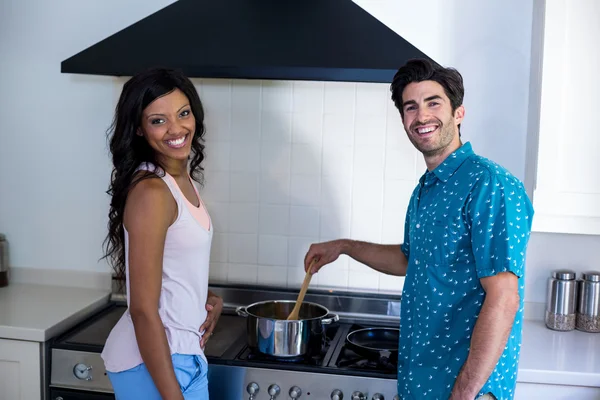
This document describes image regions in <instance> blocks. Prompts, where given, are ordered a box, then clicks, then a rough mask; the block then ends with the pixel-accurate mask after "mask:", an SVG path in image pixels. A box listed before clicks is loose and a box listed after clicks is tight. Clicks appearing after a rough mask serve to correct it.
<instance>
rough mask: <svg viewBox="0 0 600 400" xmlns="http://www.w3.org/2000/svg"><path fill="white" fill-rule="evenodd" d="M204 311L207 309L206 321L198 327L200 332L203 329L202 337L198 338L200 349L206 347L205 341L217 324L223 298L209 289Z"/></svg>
mask: <svg viewBox="0 0 600 400" xmlns="http://www.w3.org/2000/svg"><path fill="white" fill-rule="evenodd" d="M206 311H208V315H207V316H206V321H204V323H203V324H202V326H201V327H200V332H202V331H204V334H203V335H202V339H201V340H200V347H202V350H204V347H206V342H208V339H210V337H211V336H212V334H213V330H214V329H215V327H216V326H217V322H218V321H219V317H220V316H221V312H222V311H223V299H222V298H220V297H219V296H217V295H216V294H214V293H212V292H210V291H209V292H208V299H207V300H206Z"/></svg>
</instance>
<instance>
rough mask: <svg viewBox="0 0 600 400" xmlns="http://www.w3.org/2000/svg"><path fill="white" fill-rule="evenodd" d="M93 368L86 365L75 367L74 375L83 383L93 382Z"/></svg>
mask: <svg viewBox="0 0 600 400" xmlns="http://www.w3.org/2000/svg"><path fill="white" fill-rule="evenodd" d="M91 371H92V367H91V366H88V365H85V364H81V363H79V364H77V365H75V366H74V367H73V375H75V377H76V378H77V379H81V380H82V381H91V380H92V372H91Z"/></svg>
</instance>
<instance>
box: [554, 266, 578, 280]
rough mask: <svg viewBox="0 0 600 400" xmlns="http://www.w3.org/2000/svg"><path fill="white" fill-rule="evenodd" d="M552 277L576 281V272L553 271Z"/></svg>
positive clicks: (567, 270) (565, 270)
mask: <svg viewBox="0 0 600 400" xmlns="http://www.w3.org/2000/svg"><path fill="white" fill-rule="evenodd" d="M552 277H553V278H556V279H561V280H567V281H569V280H572V279H575V271H572V270H570V269H557V270H556V271H552Z"/></svg>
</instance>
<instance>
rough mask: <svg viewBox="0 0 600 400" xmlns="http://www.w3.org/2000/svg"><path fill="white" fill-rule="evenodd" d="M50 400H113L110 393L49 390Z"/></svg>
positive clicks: (113, 397)
mask: <svg viewBox="0 0 600 400" xmlns="http://www.w3.org/2000/svg"><path fill="white" fill-rule="evenodd" d="M50 400H115V396H114V395H113V394H112V393H98V392H95V393H94V392H88V391H85V390H70V389H56V388H50Z"/></svg>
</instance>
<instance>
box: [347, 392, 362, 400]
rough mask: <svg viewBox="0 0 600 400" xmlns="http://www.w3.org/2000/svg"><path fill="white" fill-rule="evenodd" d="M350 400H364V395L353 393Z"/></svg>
mask: <svg viewBox="0 0 600 400" xmlns="http://www.w3.org/2000/svg"><path fill="white" fill-rule="evenodd" d="M350 398H351V399H352V400H365V395H364V394H363V393H362V392H358V391H357V392H354V393H352V396H351V397H350Z"/></svg>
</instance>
